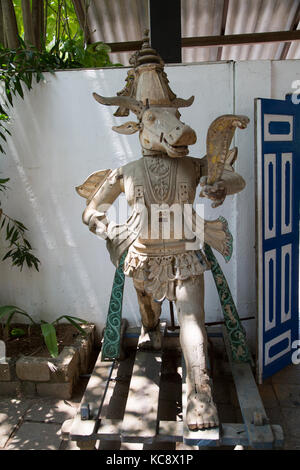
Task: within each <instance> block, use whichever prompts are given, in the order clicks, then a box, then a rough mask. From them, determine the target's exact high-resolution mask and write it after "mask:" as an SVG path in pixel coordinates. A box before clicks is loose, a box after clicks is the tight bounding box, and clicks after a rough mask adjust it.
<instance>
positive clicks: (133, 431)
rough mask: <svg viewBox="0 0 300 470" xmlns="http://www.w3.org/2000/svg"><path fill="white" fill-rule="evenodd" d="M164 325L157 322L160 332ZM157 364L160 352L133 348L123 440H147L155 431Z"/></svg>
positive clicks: (160, 360)
mask: <svg viewBox="0 0 300 470" xmlns="http://www.w3.org/2000/svg"><path fill="white" fill-rule="evenodd" d="M165 327H166V324H165V323H164V324H163V325H161V329H162V331H165ZM139 342H140V339H139ZM161 364H162V351H152V350H149V351H143V350H137V352H136V356H135V363H134V366H133V371H132V377H131V381H130V387H129V393H128V398H127V403H126V409H125V413H124V420H123V428H122V441H123V442H147V443H151V442H152V441H153V439H154V437H155V436H156V434H157V413H158V399H159V385H160V376H161Z"/></svg>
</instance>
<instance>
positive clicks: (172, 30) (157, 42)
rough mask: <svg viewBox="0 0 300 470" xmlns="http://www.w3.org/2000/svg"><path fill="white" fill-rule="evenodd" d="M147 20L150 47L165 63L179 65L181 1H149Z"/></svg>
mask: <svg viewBox="0 0 300 470" xmlns="http://www.w3.org/2000/svg"><path fill="white" fill-rule="evenodd" d="M149 18H150V40H151V46H152V47H154V49H156V50H157V52H158V53H159V55H160V56H161V58H162V59H163V61H164V62H165V63H173V64H174V63H180V62H181V0H163V1H161V0H149ZM166 18H167V23H166ZM166 24H167V26H166Z"/></svg>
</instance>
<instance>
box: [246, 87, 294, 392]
mask: <svg viewBox="0 0 300 470" xmlns="http://www.w3.org/2000/svg"><path fill="white" fill-rule="evenodd" d="M255 101H256V159H257V160H256V172H257V174H256V204H257V207H256V210H257V212H256V213H257V227H256V228H257V245H256V246H257V281H258V282H257V290H258V361H257V366H258V380H259V382H260V383H261V382H262V381H263V380H264V379H265V378H267V377H269V376H271V375H273V374H274V373H275V372H278V371H279V370H280V369H282V368H283V367H285V366H287V365H288V364H290V363H291V362H292V354H293V350H294V349H293V348H295V347H296V346H297V344H296V343H295V340H297V339H298V337H299V311H298V289H299V281H298V276H299V192H300V191H299V187H300V104H294V102H293V101H295V103H296V102H297V101H296V99H295V96H294V97H293V96H292V95H287V96H286V99H285V100H282V101H281V100H273V99H260V98H259V99H256V100H255Z"/></svg>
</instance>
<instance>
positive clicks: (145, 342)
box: [139, 322, 162, 351]
mask: <svg viewBox="0 0 300 470" xmlns="http://www.w3.org/2000/svg"><path fill="white" fill-rule="evenodd" d="M161 347H162V336H161V332H160V324H159V322H158V324H157V325H156V327H155V328H153V329H151V330H148V329H146V328H145V327H144V325H142V328H141V334H140V341H139V349H155V350H156V351H158V350H160V349H161Z"/></svg>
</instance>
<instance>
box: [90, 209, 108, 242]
mask: <svg viewBox="0 0 300 470" xmlns="http://www.w3.org/2000/svg"><path fill="white" fill-rule="evenodd" d="M100 219H102V220H100ZM104 221H106V218H105V219H103V216H99V215H98V213H95V215H93V216H92V217H91V218H90V220H89V229H90V231H91V232H93V233H95V234H96V235H98V237H100V238H103V239H104V240H105V239H106V238H107V226H106V225H105V223H103V222H104Z"/></svg>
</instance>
